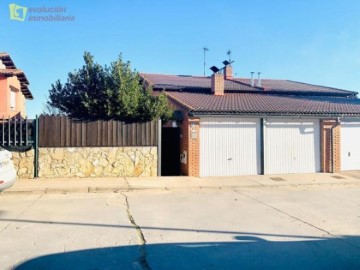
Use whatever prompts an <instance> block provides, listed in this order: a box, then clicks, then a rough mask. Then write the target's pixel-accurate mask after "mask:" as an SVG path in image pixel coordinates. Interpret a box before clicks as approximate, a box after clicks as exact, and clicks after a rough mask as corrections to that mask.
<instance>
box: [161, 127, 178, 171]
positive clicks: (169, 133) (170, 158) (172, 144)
mask: <svg viewBox="0 0 360 270" xmlns="http://www.w3.org/2000/svg"><path fill="white" fill-rule="evenodd" d="M161 175H162V176H176V175H180V128H162V134H161Z"/></svg>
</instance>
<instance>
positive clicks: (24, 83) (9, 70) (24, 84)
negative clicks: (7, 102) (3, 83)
mask: <svg viewBox="0 0 360 270" xmlns="http://www.w3.org/2000/svg"><path fill="white" fill-rule="evenodd" d="M0 60H1V61H2V63H3V64H4V65H5V67H6V68H5V69H1V68H0V74H1V75H4V76H17V77H18V79H19V81H20V84H21V92H22V93H23V94H24V96H25V97H26V98H27V99H33V95H32V94H31V92H30V90H29V87H28V85H29V81H28V79H27V78H26V75H25V73H24V72H23V71H22V70H20V69H17V68H16V66H15V64H14V62H13V60H12V59H11V57H10V55H9V54H7V53H4V52H0Z"/></svg>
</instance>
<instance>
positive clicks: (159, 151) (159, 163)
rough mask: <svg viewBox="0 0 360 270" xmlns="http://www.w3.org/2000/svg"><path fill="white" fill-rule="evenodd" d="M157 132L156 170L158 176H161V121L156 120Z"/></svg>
mask: <svg viewBox="0 0 360 270" xmlns="http://www.w3.org/2000/svg"><path fill="white" fill-rule="evenodd" d="M157 129H158V130H157V132H158V143H157V144H158V147H157V149H158V153H157V154H158V168H157V171H158V173H157V174H158V176H161V119H159V120H158V123H157Z"/></svg>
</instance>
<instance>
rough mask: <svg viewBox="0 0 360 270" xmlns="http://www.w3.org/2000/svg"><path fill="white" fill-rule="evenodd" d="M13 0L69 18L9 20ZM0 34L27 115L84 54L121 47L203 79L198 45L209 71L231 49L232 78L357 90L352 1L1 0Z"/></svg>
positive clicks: (135, 57)
mask: <svg viewBox="0 0 360 270" xmlns="http://www.w3.org/2000/svg"><path fill="white" fill-rule="evenodd" d="M10 3H16V4H18V5H22V6H26V7H28V8H30V7H32V8H37V7H58V6H61V7H65V8H66V9H67V10H66V15H72V16H75V20H74V21H73V22H29V21H26V20H25V22H19V21H12V20H10V19H9V7H8V5H9V4H10ZM40 15H41V14H40ZM28 16H29V13H28ZM0 37H1V46H0V51H5V52H8V53H10V54H11V56H12V58H13V60H14V61H15V64H16V65H17V67H18V68H21V69H23V70H24V71H25V73H26V75H27V77H28V79H29V81H30V90H31V91H32V93H33V95H34V97H35V99H34V100H33V101H29V102H28V103H27V108H28V114H29V116H30V117H34V116H35V114H38V113H41V110H42V107H43V103H44V102H45V96H46V95H47V93H48V90H49V88H50V85H51V83H53V82H55V81H56V80H57V79H61V80H62V81H65V79H66V77H67V73H68V72H69V71H73V70H74V69H76V68H79V67H80V66H82V63H83V59H82V55H83V52H84V51H90V52H91V53H92V54H94V55H95V58H96V61H97V62H99V63H101V64H106V63H109V62H111V61H113V60H115V59H116V58H117V56H118V55H119V53H123V58H124V59H125V60H129V61H130V62H131V63H132V67H133V68H135V69H136V70H138V71H141V72H149V73H165V74H188V75H202V74H203V51H202V48H203V47H204V46H206V47H207V48H209V51H208V53H207V61H206V62H207V66H208V67H209V66H211V65H218V66H221V62H222V61H223V60H225V59H226V58H227V55H226V51H227V50H228V49H231V51H232V58H233V60H235V63H234V65H233V67H234V72H235V74H236V76H238V77H249V76H250V75H249V72H250V71H256V72H257V71H261V72H262V74H263V77H264V78H278V79H290V80H296V81H302V82H308V83H314V84H322V85H327V86H332V87H338V88H343V89H348V90H355V91H358V90H360V1H357V0H353V1H350V0H342V1H338V0H331V1H325V0H312V1H311V0H302V1H297V0H271V1H269V0H237V1H236V0H234V1H232V0H231V1H230V0H227V1H226V0H224V1H212V0H208V1H201V0H199V1H188V0H184V1H149V0H148V1H145V0H132V1H106V0H104V1H81V2H80V1H73V0H72V1H38V0H31V1H25V0H13V1H4V0H1V1H0ZM206 72H207V75H210V73H211V72H210V70H207V71H206Z"/></svg>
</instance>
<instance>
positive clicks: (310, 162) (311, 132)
mask: <svg viewBox="0 0 360 270" xmlns="http://www.w3.org/2000/svg"><path fill="white" fill-rule="evenodd" d="M264 140H265V141H264V162H265V174H285V173H314V172H319V171H320V121H319V120H318V119H312V120H308V119H304V120H291V119H267V120H266V121H265V126H264Z"/></svg>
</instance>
